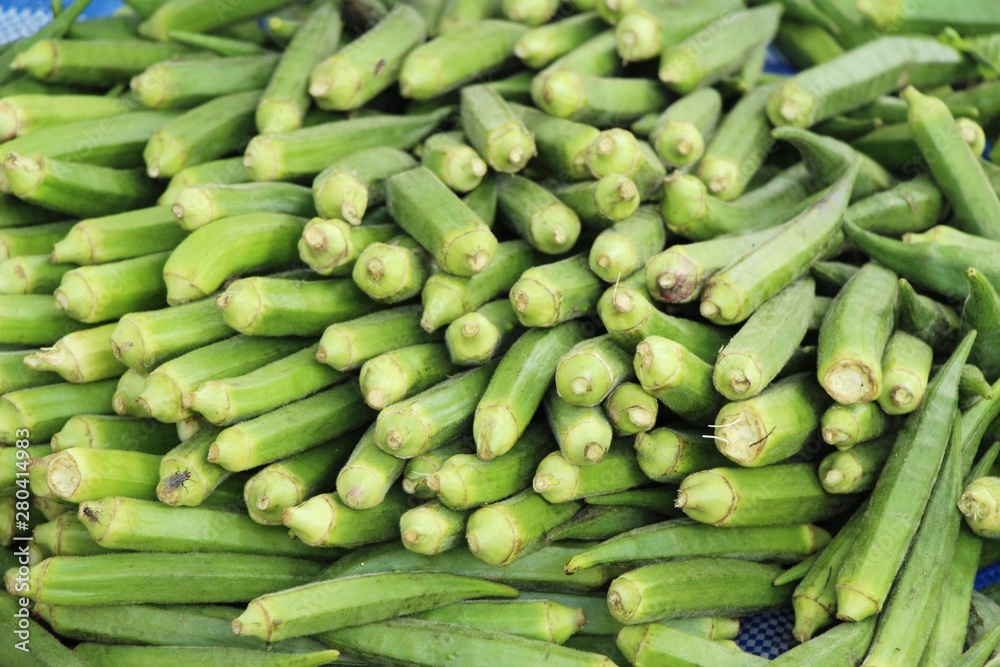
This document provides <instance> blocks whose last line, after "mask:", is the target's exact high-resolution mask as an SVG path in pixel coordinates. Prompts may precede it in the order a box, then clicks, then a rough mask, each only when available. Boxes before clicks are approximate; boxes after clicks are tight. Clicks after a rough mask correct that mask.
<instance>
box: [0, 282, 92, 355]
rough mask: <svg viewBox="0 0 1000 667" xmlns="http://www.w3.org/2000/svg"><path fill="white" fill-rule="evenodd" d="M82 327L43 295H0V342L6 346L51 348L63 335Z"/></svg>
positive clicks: (50, 298)
mask: <svg viewBox="0 0 1000 667" xmlns="http://www.w3.org/2000/svg"><path fill="white" fill-rule="evenodd" d="M83 328H84V324H83V323H82V322H79V321H78V320H75V319H73V318H71V317H70V316H69V315H68V314H66V313H65V312H63V311H62V310H60V309H58V308H57V307H56V302H55V299H53V298H52V297H51V296H48V295H45V294H5V295H2V296H0V343H3V344H7V345H21V346H25V345H51V344H53V343H55V342H56V341H57V340H59V339H60V338H61V337H63V336H64V335H66V334H68V333H71V332H73V331H78V330H80V329H83Z"/></svg>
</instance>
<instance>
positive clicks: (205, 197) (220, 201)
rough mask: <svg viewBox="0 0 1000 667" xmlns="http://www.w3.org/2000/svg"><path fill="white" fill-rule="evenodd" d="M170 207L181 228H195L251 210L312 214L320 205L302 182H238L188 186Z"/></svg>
mask: <svg viewBox="0 0 1000 667" xmlns="http://www.w3.org/2000/svg"><path fill="white" fill-rule="evenodd" d="M170 211H171V213H173V215H174V217H175V218H176V221H177V223H179V226H180V227H181V229H183V230H185V231H193V230H195V229H198V228H199V227H204V226H205V225H207V224H208V223H210V222H214V221H215V220H219V219H220V218H229V217H232V216H237V215H247V214H250V213H285V214H287V215H295V216H302V217H309V216H311V215H313V214H314V213H315V212H316V209H315V205H314V204H313V195H312V192H311V191H310V190H309V188H307V187H304V186H301V185H295V184H294V183H237V184H232V185H197V186H194V187H190V188H184V189H183V190H181V191H180V193H178V195H177V198H176V200H175V201H174V203H173V205H172V206H171V207H170ZM331 217H332V216H331Z"/></svg>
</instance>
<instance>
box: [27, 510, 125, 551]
mask: <svg viewBox="0 0 1000 667" xmlns="http://www.w3.org/2000/svg"><path fill="white" fill-rule="evenodd" d="M31 536H32V537H33V538H34V540H35V541H37V542H38V544H39V545H41V546H42V548H43V549H45V551H46V552H47V553H48V554H49V555H52V556H95V555H97V554H104V553H113V552H112V550H111V549H107V548H105V547H102V546H101V545H99V544H97V542H95V541H94V538H93V537H91V536H90V533H89V532H87V528H86V527H85V526H84V525H83V523H81V522H80V521H79V520H77V518H76V516H75V515H74V514H73V513H72V512H66V513H64V514H60V515H59V516H57V517H56V518H55V519H54V520H52V521H48V522H46V523H41V524H38V525H37V526H35V528H34V530H33V531H32V533H31Z"/></svg>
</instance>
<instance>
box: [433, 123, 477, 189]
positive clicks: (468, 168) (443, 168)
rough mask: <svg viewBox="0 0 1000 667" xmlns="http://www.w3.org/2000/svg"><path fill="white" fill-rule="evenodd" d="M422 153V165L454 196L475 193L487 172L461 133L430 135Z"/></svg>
mask: <svg viewBox="0 0 1000 667" xmlns="http://www.w3.org/2000/svg"><path fill="white" fill-rule="evenodd" d="M421 151H422V155H421V163H422V164H423V165H424V166H425V167H427V168H428V169H430V170H431V171H432V172H433V173H434V175H435V176H437V177H438V178H439V179H441V182H443V183H444V184H445V185H447V186H448V187H449V188H451V189H452V190H454V191H455V192H462V193H465V192H471V191H472V190H475V189H476V188H477V187H479V184H480V183H482V182H483V178H484V177H485V176H486V173H487V171H488V169H489V168H488V166H487V165H486V162H485V161H484V160H483V158H481V157H479V153H477V152H476V150H475V149H474V148H472V146H470V145H469V144H468V143H467V142H466V139H465V135H464V134H463V133H462V132H461V131H453V132H439V133H438V134H434V135H431V136H430V137H428V138H427V140H426V141H424V143H423V146H422V147H421Z"/></svg>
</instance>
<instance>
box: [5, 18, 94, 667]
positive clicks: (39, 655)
mask: <svg viewBox="0 0 1000 667" xmlns="http://www.w3.org/2000/svg"><path fill="white" fill-rule="evenodd" d="M74 9H75V10H76V11H65V12H63V13H62V14H63V15H66V14H73V15H78V14H79V12H80V11H82V9H80V8H79V7H77V8H74ZM57 18H58V17H57ZM71 20H72V19H71ZM60 23H61V21H60ZM43 29H44V28H43ZM29 39H30V38H29ZM8 51H11V52H13V51H16V49H15V48H9V49H8ZM4 55H6V54H4ZM0 64H5V63H4V62H3V61H0ZM15 562H16V560H15ZM15 595H17V597H15ZM21 596H22V593H20V592H19V591H15V592H13V593H11V594H10V595H7V594H6V593H5V594H3V595H0V612H2V613H4V614H7V615H8V616H10V617H11V618H18V617H17V614H22V615H23V616H22V618H24V619H25V623H30V621H28V620H27V616H26V614H25V612H22V611H21V610H22V609H26V607H24V606H22V605H21V604H20V602H21V600H19V599H18V598H19V597H21ZM18 624H19V622H18V621H12V626H11V630H12V632H13V631H15V630H14V628H15V627H16V626H17V625H18ZM29 627H30V626H29ZM31 639H32V644H31V651H30V654H31V657H30V658H29V659H28V660H30V663H34V664H45V663H46V662H48V663H49V664H53V665H55V664H59V665H65V666H66V667H85V666H86V665H89V664H90V663H89V662H85V661H84V659H83V658H81V657H79V656H77V655H76V654H75V653H73V651H71V650H70V649H69V648H67V647H66V646H65V645H64V644H63V643H62V641H60V640H59V638H57V637H56V636H55V635H53V634H52V633H50V632H49V631H48V630H46V629H45V626H43V625H40V626H35V627H32V631H31ZM25 653H26V652H25V651H23V650H21V649H20V648H17V647H16V645H15V642H8V643H7V644H6V645H5V646H3V648H0V659H3V660H4V662H9V663H10V664H12V665H14V664H23V663H24V662H25ZM30 663H29V664H30Z"/></svg>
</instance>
